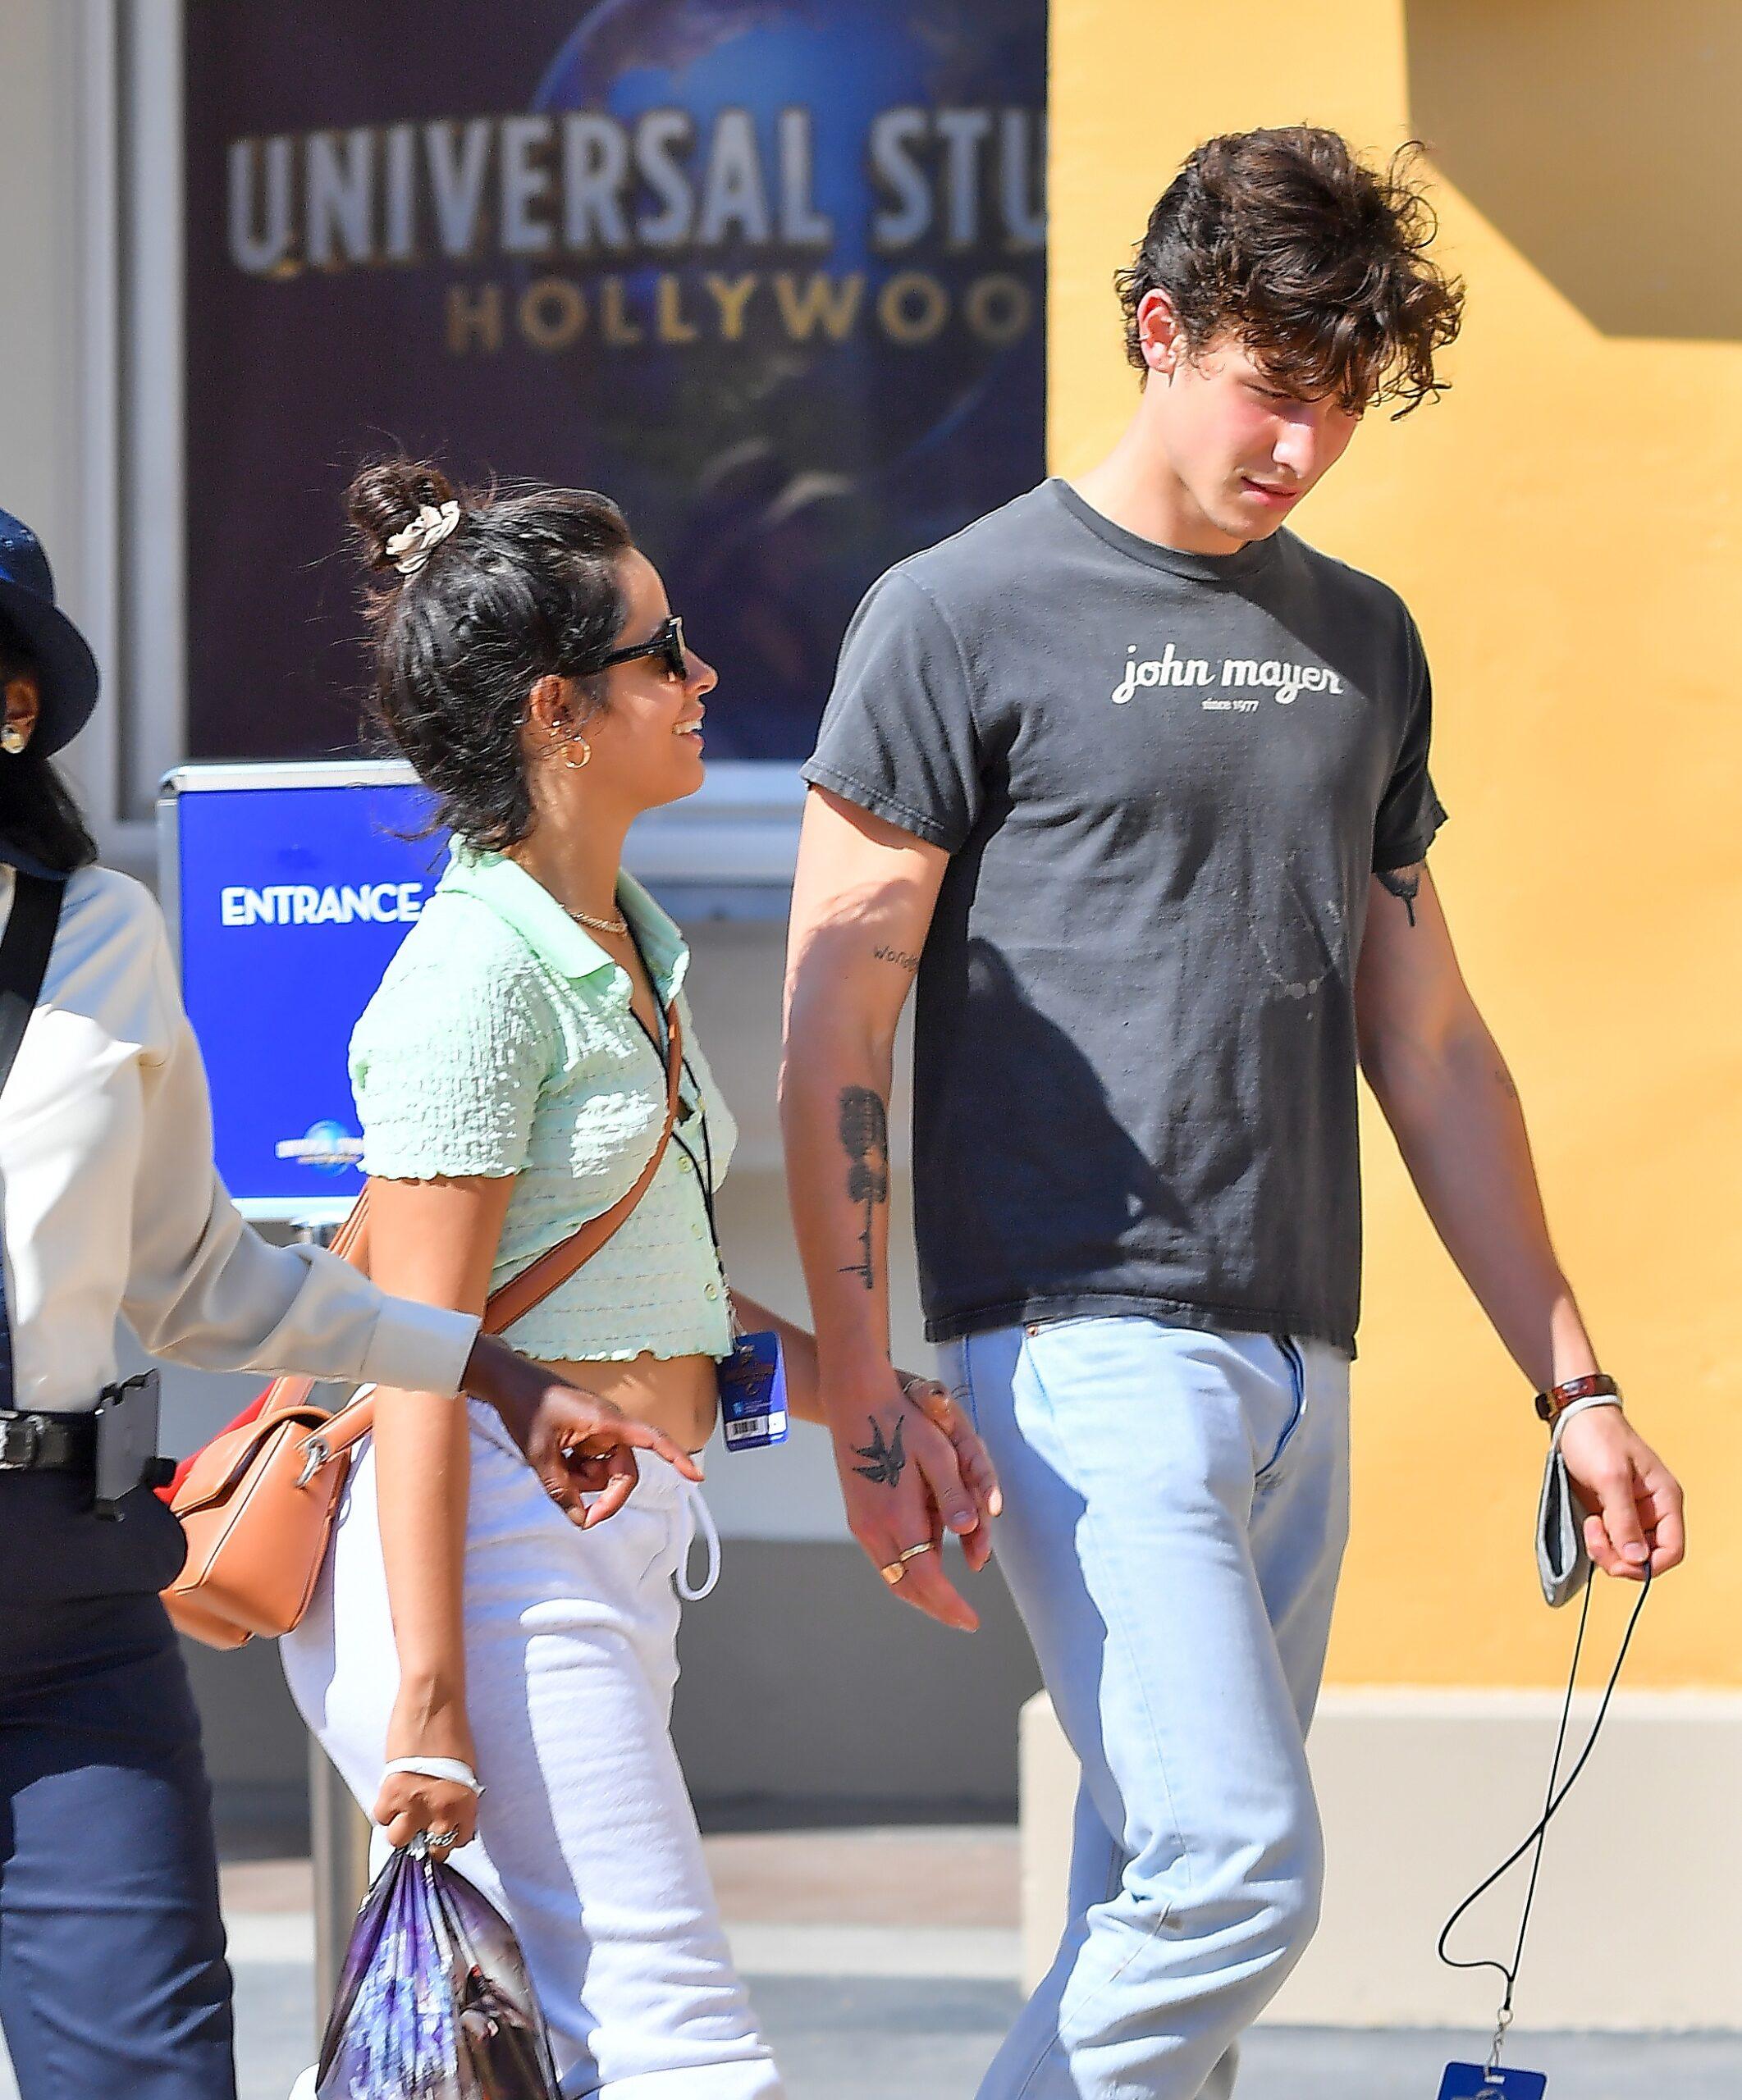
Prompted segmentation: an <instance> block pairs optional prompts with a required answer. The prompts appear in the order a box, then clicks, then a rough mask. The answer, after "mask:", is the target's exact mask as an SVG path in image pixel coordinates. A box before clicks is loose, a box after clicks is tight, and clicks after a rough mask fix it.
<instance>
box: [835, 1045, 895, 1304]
mask: <svg viewBox="0 0 1742 2100" xmlns="http://www.w3.org/2000/svg"><path fill="white" fill-rule="evenodd" d="M840 1132H841V1145H842V1148H843V1149H844V1151H845V1153H846V1154H847V1157H848V1159H849V1160H851V1161H852V1162H853V1164H852V1165H851V1166H849V1167H848V1170H847V1196H848V1201H849V1202H850V1203H862V1204H863V1206H864V1208H865V1230H863V1231H862V1233H861V1234H860V1235H859V1244H860V1247H861V1248H862V1249H863V1255H862V1259H860V1260H859V1261H857V1262H848V1263H847V1264H846V1266H845V1267H844V1268H843V1269H842V1271H841V1274H842V1275H843V1276H857V1277H858V1278H859V1279H860V1280H861V1281H862V1283H863V1284H864V1285H865V1288H866V1290H872V1289H874V1288H875V1285H876V1271H875V1268H874V1266H873V1262H872V1234H873V1230H874V1228H875V1226H876V1217H877V1206H878V1205H879V1204H880V1203H887V1202H888V1201H889V1115H888V1112H887V1111H886V1110H885V1107H884V1105H883V1098H882V1096H881V1095H880V1094H878V1093H873V1091H872V1090H871V1088H870V1087H868V1086H847V1087H843V1088H842V1089H841V1121H840Z"/></svg>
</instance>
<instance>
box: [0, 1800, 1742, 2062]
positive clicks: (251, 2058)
mask: <svg viewBox="0 0 1742 2100" xmlns="http://www.w3.org/2000/svg"><path fill="white" fill-rule="evenodd" d="M707 1847H708V1852H709V1856H710V1863H711V1867H712V1870H713V1873H714V1877H715V1880H716V1886H717V1887H718V1888H719V1891H720V1902H721V1908H722V1910H723V1911H724V1913H725V1918H726V1921H727V1926H728V1929H729V1932H730V1934H731V1937H732V1940H733V1944H734V1950H735V1951H736V1953H737V1955H738V1961H739V1962H740V1965H742V1966H743V1970H744V1971H745V1974H747V1976H748V1979H749V1982H750V1987H751V1991H752V1996H753V1997H754V1998H755V2001H756V2004H757V2011H758V2014H759V2016H760V2018H761V2021H762V2023H763V2025H764V2027H765V2029H766V2032H767V2034H768V2037H769V2039H770V2042H771V2043H773V2045H774V2047H775V2052H776V2053H777V2055H778V2056H779V2057H780V2062H781V2065H782V2066H783V2068H784V2071H785V2074H786V2078H787V2084H788V2092H789V2100H972V2096H973V2094H974V2093H975V2090H976V2087H977V2085H978V2084H979V2081H980V2078H981V2074H982V2073H983V2071H984V2070H985V2066H986V2065H987V2063H988V2062H989V2061H990V2059H991V2057H992V2055H993V2053H994V2051H995V2049H996V2048H997V2047H998V2043H999V2040H1000V2038H1002V2036H1003V2034H1004V2031H1005V2029H1006V2028H1007V2027H1008V2025H1009V2023H1010V2021H1011V2020H1012V2019H1013V2017H1014V2016H1015V2013H1016V2011H1017V2006H1018V2004H1019V2003H1020V2002H1021V2000H1020V1993H1019V1991H1018V1988H1017V1981H1016V1976H1017V1961H1018V1943H1017V1933H1016V1931H1015V1929H1014V1919H1015V1916H1016V1906H1017V1848H1016V1842H1015V1833H1014V1832H1013V1831H1011V1830H1008V1829H1004V1828H949V1829H925V1830H916V1829H911V1828H906V1829H864V1830H846V1831H843V1830H834V1829H830V1830H813V1831H778V1832H755V1831H752V1832H745V1833H729V1834H724V1835H719V1836H715V1837H711V1838H709V1839H708V1840H707ZM309 1897H310V1878H309V1866H308V1863H307V1861H306V1860H261V1861H250V1862H245V1863H239V1864H235V1865H231V1866H229V1867H227V1868H226V1870H225V1904H226V1915H227V1916H228V1919H229V1921H230V1926H231V1960H232V1962H233V1965H234V1967H235V1977H236V1998H237V2029H238V2045H239V2055H240V2100H286V2095H287V2093H288V2092H289V2090H290V2085H291V2083H292V2081H293V2080H294V2079H295V2077H296V2075H297V2074H298V2073H299V2071H300V2070H302V2069H303V2068H304V2066H305V2065H306V2064H308V2063H309V2061H310V2060H311V2058H312V2057H313V2048H314V1998H313V1928H312V1924H311V1920H310V1917H309ZM1485 2048H1486V2037H1485V2036H1479V2035H1478V2034H1475V2033H1473V2032H1472V2033H1466V2034H1456V2035H1445V2034H1424V2033H1409V2034H1355V2033H1342V2032H1330V2031H1325V2030H1319V2029H1286V2028H1261V2029H1259V2030H1258V2031H1257V2032H1256V2033H1255V2034H1253V2035H1252V2036H1251V2037H1250V2040H1249V2042H1248V2043H1247V2045H1246V2058H1245V2069H1244V2070H1243V2072H1242V2075H1241V2081H1240V2093H1239V2100H1433V2096H1434V2095H1435V2094H1436V2093H1438V2089H1439V2080H1440V2073H1441V2070H1442V2069H1443V2066H1444V2065H1445V2064H1446V2062H1447V2060H1448V2059H1449V2058H1451V2057H1463V2058H1471V2057H1477V2058H1479V2057H1480V2056H1481V2055H1482V2053H1483V2052H1484V2049H1485ZM1508 2057H1509V2060H1510V2061H1513V2062H1515V2063H1517V2064H1520V2065H1528V2066H1530V2067H1532V2068H1534V2069H1536V2070H1544V2071H1547V2072H1548V2075H1549V2079H1550V2086H1551V2091H1552V2093H1553V2095H1554V2096H1555V2100H1636V2096H1638V2095H1639V2094H1640V2093H1650V2094H1653V2095H1657V2094H1660V2093H1662V2094H1673V2095H1674V2096H1675V2100H1735V2096H1736V2095H1737V2094H1739V2093H1742V2034H1731V2035H1721V2036H1718V2035H1713V2036H1697V2035H1695V2036H1689V2035H1680V2036H1673V2037H1671V2036H1651V2035H1644V2036H1607V2035H1603V2036H1582V2037H1581V2036H1568V2035H1549V2036H1540V2035H1532V2034H1526V2033H1521V2034H1519V2035H1518V2036H1517V2038H1516V2042H1515V2043H1514V2045H1513V2047H1512V2048H1511V2049H1510V2050H1509V2052H1508ZM13 2092H14V2089H13V2087H12V2085H11V2080H10V2079H8V2078H7V2075H6V2074H5V2072H4V2070H3V2068H0V2100H13Z"/></svg>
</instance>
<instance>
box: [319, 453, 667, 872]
mask: <svg viewBox="0 0 1742 2100" xmlns="http://www.w3.org/2000/svg"><path fill="white" fill-rule="evenodd" d="M450 503H453V504H458V506H459V509H460V518H459V523H457V525H456V526H455V527H454V528H453V530H452V531H450V532H449V533H448V534H447V535H446V536H445V537H444V538H442V539H441V540H440V541H438V542H437V544H435V545H434V546H431V547H429V548H428V550H427V554H426V556H425V559H424V560H423V566H422V567H421V568H418V569H417V570H416V571H415V573H413V574H412V575H410V576H405V575H403V574H402V573H400V569H399V567H398V565H397V563H396V562H395V557H394V556H393V555H391V554H390V553H389V552H388V550H387V542H388V541H390V540H391V539H392V538H394V536H395V535H396V534H398V533H400V532H404V531H405V528H406V527H408V526H409V525H411V524H412V523H414V521H415V520H416V518H417V517H418V514H419V512H420V511H421V510H423V509H425V508H426V507H427V508H429V509H434V510H436V511H437V512H439V511H440V510H441V508H442V506H443V505H444V504H450ZM345 508H346V509H347V510H348V512H349V514H350V521H351V523H352V525H353V526H354V528H355V530H356V535H357V538H358V541H359V544H360V546H361V550H362V554H363V560H364V562H365V563H366V564H367V565H368V568H370V570H372V571H373V573H376V574H377V575H379V576H380V577H382V579H383V580H382V582H381V583H380V584H379V585H378V586H377V587H375V588H374V589H373V590H372V591H370V592H369V593H368V600H367V606H368V621H369V629H370V637H371V640H372V641H373V646H374V659H375V681H374V688H373V693H372V695H371V712H372V714H373V717H374V719H375V722H376V724H377V728H378V729H379V730H380V731H381V732H382V733H384V734H385V736H386V741H387V742H388V744H389V745H390V746H391V748H392V749H394V750H395V751H398V752H399V753H400V756H403V757H404V758H405V759H407V760H409V761H410V764H411V767H412V769H413V771H414V772H415V773H416V774H417V776H418V778H419V779H420V780H421V781H422V782H423V784H424V785H425V787H427V788H431V789H432V790H433V792H434V793H435V794H436V796H437V804H438V806H437V810H436V813H435V815H434V818H433V819H432V824H431V826H430V829H432V830H435V829H438V828H440V827H442V826H446V827H447V828H448V829H451V830H452V831H454V832H455V833H458V834H459V836H460V838H464V840H465V841H466V842H468V843H469V844H470V845H473V846H479V847H489V848H491V849H492V850H494V851H503V850H505V848H507V847H510V846H514V845H517V844H518V843H519V841H520V840H521V839H523V838H525V836H526V834H527V832H528V829H530V828H531V825H532V821H533V805H532V796H531V792H530V790H529V789H528V784H527V778H526V765H525V760H524V754H523V752H522V750H521V745H520V732H521V728H522V727H523V725H524V722H525V719H526V704H527V696H528V693H529V692H530V691H531V690H532V687H533V685H534V684H535V683H536V682H537V680H538V679H539V678H543V677H545V676H546V675H554V676H556V677H558V678H578V679H580V680H582V682H583V683H582V692H583V696H584V697H585V699H586V701H588V713H590V714H591V713H597V712H598V711H599V710H601V709H602V708H603V707H604V705H605V704H606V702H605V698H604V681H603V679H602V678H601V679H598V680H597V681H595V682H592V683H588V680H587V673H588V669H589V667H591V666H592V665H595V664H597V662H598V660H599V659H600V658H601V656H603V655H605V654H606V651H608V650H609V649H610V646H611V643H612V641H613V640H614V639H615V636H616V633H617V631H618V629H619V628H620V626H621V625H622V623H623V612H624V608H623V596H622V592H621V591H620V588H619V586H618V581H617V565H618V563H619V562H620V559H622V557H623V556H624V555H625V554H626V553H628V552H629V550H630V548H631V547H633V545H634V541H633V539H632V538H631V536H630V534H629V524H628V522H627V521H626V520H625V518H624V515H623V513H622V512H621V511H620V510H619V509H618V508H617V506H616V504H614V503H613V502H612V501H611V500H610V498H609V497H608V496H602V495H595V494H594V493H593V491H592V490H590V489H552V488H539V487H521V488H516V489H511V490H507V491H502V490H498V489H496V488H494V487H492V488H490V489H487V490H482V491H474V490H465V491H460V492H458V493H456V492H455V489H454V488H453V486H452V485H451V484H450V482H449V481H448V478H447V477H446V474H444V473H442V471H441V468H439V467H436V466H433V465H432V464H431V463H429V462H428V461H427V460H417V459H382V460H377V462H376V463H374V464H373V466H369V467H365V468H363V471H362V473H359V475H358V476H357V477H356V479H355V480H354V482H352V483H351V485H350V490H349V491H348V492H347V494H346V497H345ZM410 558H412V557H411V556H409V555H402V556H401V559H410ZM583 719H585V717H584V716H583Z"/></svg>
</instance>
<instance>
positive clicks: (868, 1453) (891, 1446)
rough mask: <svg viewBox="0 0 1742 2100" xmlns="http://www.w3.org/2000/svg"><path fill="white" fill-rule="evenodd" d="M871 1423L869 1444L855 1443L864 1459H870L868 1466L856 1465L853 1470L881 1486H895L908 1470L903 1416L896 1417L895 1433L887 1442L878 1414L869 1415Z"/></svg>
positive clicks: (868, 1420) (857, 1450) (867, 1419)
mask: <svg viewBox="0 0 1742 2100" xmlns="http://www.w3.org/2000/svg"><path fill="white" fill-rule="evenodd" d="M866 1421H867V1422H870V1424H871V1441H870V1443H869V1444H855V1445H853V1449H854V1450H855V1451H856V1452H857V1454H858V1455H859V1456H860V1457H861V1458H862V1459H870V1460H871V1463H870V1464H869V1465H868V1466H855V1467H854V1468H853V1471H854V1472H856V1473H860V1474H862V1475H863V1476H864V1477H865V1478H866V1480H869V1481H876V1484H877V1486H879V1487H894V1486H895V1485H896V1483H897V1482H898V1481H899V1480H900V1478H901V1477H902V1474H903V1472H905V1471H906V1470H907V1464H908V1454H907V1452H906V1450H905V1449H903V1445H902V1427H903V1418H902V1417H901V1416H900V1415H897V1416H896V1418H895V1434H894V1436H892V1437H891V1438H890V1439H889V1442H888V1443H887V1444H885V1442H884V1440H883V1431H882V1430H881V1428H880V1427H879V1426H878V1422H877V1418H876V1415H874V1414H873V1415H867V1416H866Z"/></svg>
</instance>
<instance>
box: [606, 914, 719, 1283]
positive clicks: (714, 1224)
mask: <svg viewBox="0 0 1742 2100" xmlns="http://www.w3.org/2000/svg"><path fill="white" fill-rule="evenodd" d="M628 920H629V914H628V913H627V912H624V922H625V924H627V923H628ZM629 940H630V943H631V944H632V946H633V948H634V950H635V956H636V960H637V961H638V962H639V963H640V965H641V969H642V975H643V976H644V977H645V978H646V979H647V989H648V990H649V991H650V992H651V993H652V994H653V1003H654V1006H655V1007H656V1008H658V1007H659V987H658V985H657V984H655V982H654V979H653V972H652V970H650V969H649V968H648V967H647V951H646V950H645V949H644V948H643V947H642V944H641V936H640V934H638V933H637V932H636V930H635V929H634V927H633V925H630V926H629ZM629 1011H630V1013H631V1014H632V1015H633V1016H634V1020H635V1025H636V1026H637V1027H638V1029H640V1030H641V1032H642V1034H643V1035H645V1036H646V1037H647V1040H648V1042H650V1043H652V1045H653V1053H654V1055H655V1056H656V1057H657V1058H658V1059H659V1061H660V1069H661V1071H664V1070H665V1060H666V1057H667V1055H668V1049H667V1040H666V1039H667V1035H668V1030H667V1029H666V1026H665V1014H664V1011H661V1012H660V1031H659V1034H657V1035H656V1034H654V1032H653V1030H652V1029H651V1028H649V1027H648V1025H647V1023H646V1022H645V1021H644V1020H642V1017H641V1016H640V1015H639V1014H638V1013H636V1012H635V1006H634V1002H633V1000H631V1002H630V1003H629ZM684 1075H685V1076H686V1077H687V1078H688V1080H689V1083H690V1084H691V1085H692V1086H693V1088H694V1089H696V1111H697V1114H698V1115H699V1116H701V1118H702V1158H701V1159H697V1157H696V1155H695V1153H693V1151H692V1150H691V1149H690V1146H689V1144H688V1139H684V1138H683V1137H680V1136H679V1134H678V1132H677V1131H676V1130H673V1131H672V1133H671V1142H672V1143H673V1144H674V1145H675V1146H676V1147H677V1148H678V1149H679V1152H681V1153H683V1155H684V1157H685V1158H686V1159H687V1160H688V1162H689V1163H690V1165H691V1166H692V1167H693V1168H694V1170H695V1175H696V1179H697V1181H699V1182H700V1183H701V1185H702V1209H703V1210H705V1211H706V1212H707V1229H708V1236H709V1238H710V1239H712V1241H713V1243H714V1259H715V1260H716V1262H719V1263H720V1274H721V1275H722V1276H724V1275H725V1256H724V1255H723V1254H722V1253H721V1252H720V1226H719V1223H718V1221H717V1220H716V1217H715V1216H714V1141H713V1139H711V1137H710V1136H709V1135H708V1127H707V1095H706V1093H704V1092H703V1090H702V1082H701V1080H699V1079H698V1078H697V1075H696V1068H695V1066H693V1064H691V1062H690V1061H689V1058H688V1054H687V1053H686V1055H685V1057H684ZM703 1161H705V1162H706V1168H707V1171H706V1173H704V1172H703V1171H702V1163H703Z"/></svg>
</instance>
